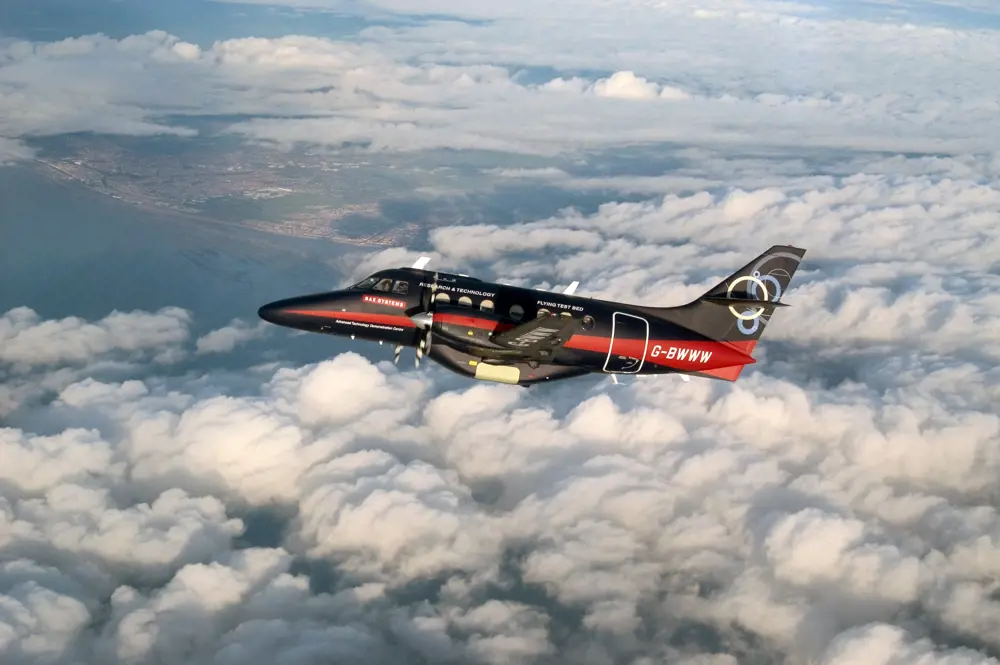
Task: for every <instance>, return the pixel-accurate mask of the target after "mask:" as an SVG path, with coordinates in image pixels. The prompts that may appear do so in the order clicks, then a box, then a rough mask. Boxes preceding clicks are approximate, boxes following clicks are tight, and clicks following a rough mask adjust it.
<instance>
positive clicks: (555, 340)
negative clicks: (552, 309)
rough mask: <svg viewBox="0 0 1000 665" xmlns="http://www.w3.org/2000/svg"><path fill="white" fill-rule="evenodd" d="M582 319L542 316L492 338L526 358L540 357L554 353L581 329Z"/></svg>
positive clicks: (494, 341) (495, 342)
mask: <svg viewBox="0 0 1000 665" xmlns="http://www.w3.org/2000/svg"><path fill="white" fill-rule="evenodd" d="M580 326H581V320H580V319H578V318H575V317H572V316H559V315H551V316H540V317H538V318H537V319H532V320H531V321H528V322H526V323H522V324H521V325H519V326H517V327H515V328H512V329H510V330H508V331H506V332H502V333H497V334H494V335H492V337H491V338H490V339H491V341H492V342H493V343H494V344H498V345H500V346H503V347H506V348H507V349H509V350H511V351H512V352H514V353H513V354H512V355H518V356H521V357H524V358H532V359H540V358H546V357H548V356H550V355H551V354H552V351H553V350H554V349H555V348H556V347H558V346H561V345H562V344H564V343H565V342H566V340H568V339H569V338H570V337H572V336H573V334H574V333H575V332H577V331H578V330H580V329H581V328H580Z"/></svg>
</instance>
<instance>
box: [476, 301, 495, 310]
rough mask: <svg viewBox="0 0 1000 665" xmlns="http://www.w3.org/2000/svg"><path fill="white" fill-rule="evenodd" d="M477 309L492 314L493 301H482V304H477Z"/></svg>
mask: <svg viewBox="0 0 1000 665" xmlns="http://www.w3.org/2000/svg"><path fill="white" fill-rule="evenodd" d="M479 309H481V310H483V311H484V312H492V311H493V301H492V300H484V301H483V302H481V303H479Z"/></svg>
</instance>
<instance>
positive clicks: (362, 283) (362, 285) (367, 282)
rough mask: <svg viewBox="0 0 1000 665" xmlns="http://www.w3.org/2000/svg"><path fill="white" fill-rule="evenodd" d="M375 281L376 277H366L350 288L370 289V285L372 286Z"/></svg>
mask: <svg viewBox="0 0 1000 665" xmlns="http://www.w3.org/2000/svg"><path fill="white" fill-rule="evenodd" d="M377 281H378V277H367V278H365V279H363V280H361V281H360V282H358V283H357V284H355V285H354V286H352V287H351V288H352V289H370V288H372V286H374V284H375V282H377Z"/></svg>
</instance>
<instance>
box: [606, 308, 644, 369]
mask: <svg viewBox="0 0 1000 665" xmlns="http://www.w3.org/2000/svg"><path fill="white" fill-rule="evenodd" d="M647 346H649V322H648V321H647V320H646V319H644V318H642V317H641V316H634V315H632V314H626V313H624V312H615V313H614V316H613V318H612V319H611V345H610V348H609V349H608V357H607V360H605V361H604V371H605V372H609V373H616V374H635V373H637V372H638V371H639V370H640V369H642V364H643V362H645V359H646V347H647Z"/></svg>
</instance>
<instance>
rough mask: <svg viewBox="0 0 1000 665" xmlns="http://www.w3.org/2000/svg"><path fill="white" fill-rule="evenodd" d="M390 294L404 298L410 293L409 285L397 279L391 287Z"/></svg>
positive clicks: (403, 280)
mask: <svg viewBox="0 0 1000 665" xmlns="http://www.w3.org/2000/svg"><path fill="white" fill-rule="evenodd" d="M392 292H393V293H395V294H397V295H401V296H405V295H406V294H407V293H409V292H410V283H409V282H407V281H406V280H405V279H398V280H396V283H395V284H393V286H392Z"/></svg>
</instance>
